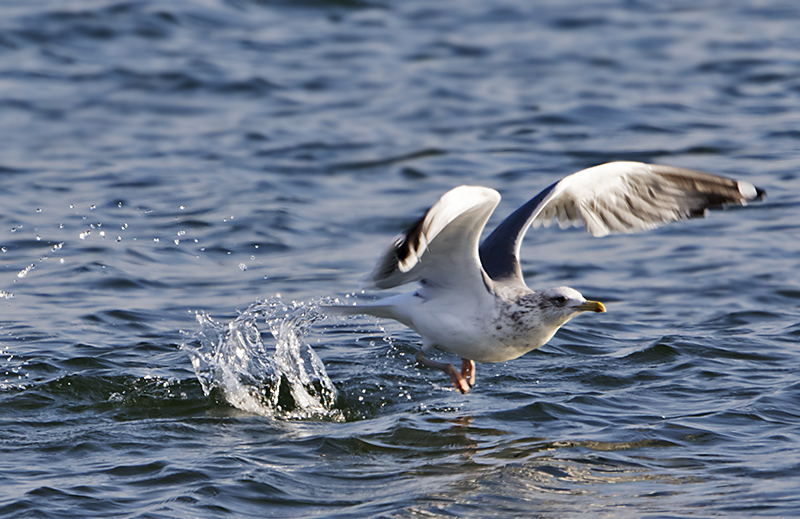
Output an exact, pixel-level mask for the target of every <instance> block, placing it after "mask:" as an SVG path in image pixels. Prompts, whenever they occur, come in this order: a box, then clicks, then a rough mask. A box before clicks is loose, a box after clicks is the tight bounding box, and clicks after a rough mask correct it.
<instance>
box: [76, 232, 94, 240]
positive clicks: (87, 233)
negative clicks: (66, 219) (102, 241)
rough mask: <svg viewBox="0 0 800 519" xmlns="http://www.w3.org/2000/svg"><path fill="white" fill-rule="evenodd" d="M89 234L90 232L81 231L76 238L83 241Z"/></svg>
mask: <svg viewBox="0 0 800 519" xmlns="http://www.w3.org/2000/svg"><path fill="white" fill-rule="evenodd" d="M90 234H92V231H83V232H82V233H80V234H79V235H78V238H80V239H81V240H85V239H86V237H87V236H89V235H90Z"/></svg>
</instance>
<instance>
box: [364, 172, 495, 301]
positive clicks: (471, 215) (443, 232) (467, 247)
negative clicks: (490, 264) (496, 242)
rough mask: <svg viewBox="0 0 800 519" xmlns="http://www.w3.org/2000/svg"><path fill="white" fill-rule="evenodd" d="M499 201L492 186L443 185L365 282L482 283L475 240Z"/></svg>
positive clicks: (386, 284) (392, 284)
mask: <svg viewBox="0 0 800 519" xmlns="http://www.w3.org/2000/svg"><path fill="white" fill-rule="evenodd" d="M499 201H500V195H499V194H498V193H497V191H495V190H494V189H489V188H486V187H477V186H461V187H457V188H455V189H452V190H450V191H448V192H447V193H445V194H444V195H442V197H441V198H440V199H439V200H438V201H437V202H436V203H435V204H434V205H433V207H431V208H430V209H429V210H428V212H427V213H426V214H425V216H423V217H422V218H421V219H420V220H419V221H417V223H416V224H414V226H412V227H411V228H410V229H408V230H407V231H405V232H404V233H402V234H400V235H399V236H398V237H397V238H396V239H395V241H394V242H393V243H392V245H391V246H390V247H389V248H388V249H387V250H386V252H385V253H384V254H383V256H382V257H381V259H380V260H379V261H378V265H377V266H376V267H375V270H373V271H372V273H371V274H370V275H369V276H367V278H366V280H365V281H366V284H367V285H368V286H372V287H375V288H392V287H396V286H399V285H404V284H406V283H411V282H414V281H421V280H423V279H424V280H426V281H427V282H429V283H430V284H432V285H439V286H449V287H457V286H459V285H465V284H469V285H472V286H476V285H475V283H480V284H483V271H482V269H481V264H480V260H479V258H478V240H479V239H480V235H481V231H482V230H483V227H484V226H485V225H486V220H488V219H489V216H490V215H491V214H492V211H494V208H495V207H497V204H498V202H499Z"/></svg>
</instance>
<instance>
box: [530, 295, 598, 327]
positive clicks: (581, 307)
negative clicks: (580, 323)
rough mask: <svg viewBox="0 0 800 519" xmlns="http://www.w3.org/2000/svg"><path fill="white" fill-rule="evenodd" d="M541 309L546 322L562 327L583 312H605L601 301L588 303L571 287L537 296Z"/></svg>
mask: <svg viewBox="0 0 800 519" xmlns="http://www.w3.org/2000/svg"><path fill="white" fill-rule="evenodd" d="M537 295H538V296H539V297H540V300H539V308H540V309H541V312H542V317H543V318H544V320H545V321H547V322H549V323H552V324H557V326H561V325H563V324H564V323H566V322H567V321H569V320H570V319H572V318H573V317H575V316H576V315H578V314H579V313H581V312H597V313H600V312H605V311H606V307H605V306H603V303H601V302H599V301H587V300H586V298H585V297H583V296H582V295H581V293H580V292H578V291H577V290H575V289H574V288H570V287H555V288H548V289H547V290H543V291H541V292H539V293H538V294H537Z"/></svg>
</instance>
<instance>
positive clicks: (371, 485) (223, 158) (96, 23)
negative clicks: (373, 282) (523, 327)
mask: <svg viewBox="0 0 800 519" xmlns="http://www.w3.org/2000/svg"><path fill="white" fill-rule="evenodd" d="M798 22H800V9H798V6H797V5H795V3H794V2H788V1H786V2H780V1H778V2H770V3H763V2H756V1H750V2H747V1H743V2H735V3H729V2H716V3H708V4H704V3H697V2H671V3H669V4H668V5H667V4H664V5H661V4H659V5H655V4H653V5H650V3H641V2H612V1H607V2H605V1H594V2H555V1H552V2H549V1H542V2H522V1H519V2H515V1H502V2H497V1H488V0H472V1H469V2H455V1H443V2H435V3H431V2H424V1H416V0H411V1H404V2H391V1H369V2H361V1H313V0H309V1H304V2H279V1H275V2H258V1H245V0H230V1H227V2H225V1H218V0H208V1H205V2H186V1H177V2H169V3H162V2H124V1H119V0H80V1H71V2H63V1H45V2H36V3H30V2H23V1H7V2H4V3H3V4H2V6H0V247H1V248H0V354H1V355H0V488H2V490H0V515H2V516H4V517H148V518H157V517H220V516H232V517H378V516H379V517H453V516H457V517H493V516H502V517H515V516H516V517H530V516H536V517H571V516H579V515H580V516H583V515H587V514H589V515H595V516H612V517H625V516H630V517H684V516H699V517H707V516H718V515H731V516H757V515H770V516H787V517H788V516H795V515H796V514H797V513H798V511H800V499H798V497H797V496H798V491H799V490H800V478H798V476H797V474H799V473H800V463H799V462H798V459H800V368H798V366H800V352H799V350H798V347H797V344H798V340H799V339H800V281H798V272H800V197H798V194H797V193H798V170H800V158H799V157H798V153H797V150H798V144H800V131H798V124H800V75H798V70H800V53H799V52H798V50H797V49H800V36H798V33H797V24H798ZM610 160H642V161H648V162H657V163H663V164H670V165H676V166H684V167H691V168H695V169H702V170H707V171H711V172H716V173H720V174H725V175H728V176H733V177H736V178H742V179H745V180H748V181H750V182H752V183H754V184H756V185H758V186H760V187H762V188H765V189H766V190H767V192H768V195H769V197H768V199H767V200H766V201H765V202H764V203H761V204H757V205H751V206H749V207H745V208H736V209H732V210H728V211H723V212H715V213H713V214H711V215H710V217H709V218H707V219H705V220H699V221H692V222H682V223H678V224H674V225H671V226H669V227H666V228H662V229H658V230H655V231H652V232H649V233H644V234H637V235H627V236H612V237H607V238H604V239H593V238H591V237H590V236H589V235H588V234H586V233H585V232H582V231H581V230H578V229H570V230H563V231H562V230H559V229H557V228H550V229H540V230H537V231H535V232H531V233H529V235H528V237H527V239H526V241H525V243H524V246H523V270H524V272H525V275H526V277H527V280H528V283H529V284H530V285H531V286H532V287H534V288H535V287H547V286H552V285H562V284H568V285H570V286H573V287H575V288H576V289H578V290H580V291H581V292H582V293H583V294H584V295H586V296H587V297H589V298H591V299H598V300H601V301H603V302H604V303H606V304H607V307H608V309H609V311H608V313H606V314H602V315H584V316H581V317H579V318H577V319H575V320H574V321H573V322H571V323H570V324H569V325H567V326H566V327H565V329H563V330H562V331H561V332H559V333H558V335H557V336H556V337H555V338H554V339H553V340H552V341H551V342H550V343H549V344H548V345H547V346H545V347H543V348H542V349H541V350H539V351H535V352H532V353H530V354H527V355H525V356H523V357H521V358H520V359H517V360H515V361H511V362H507V363H501V364H494V365H479V366H478V385H477V386H476V388H475V389H474V391H473V392H472V393H471V394H470V395H468V396H463V395H460V394H458V393H456V392H455V391H453V390H452V389H451V388H450V387H449V385H448V383H447V380H446V378H445V377H443V375H442V374H441V373H439V372H434V371H431V370H429V369H424V368H420V367H418V366H417V365H416V364H415V363H414V361H413V356H414V353H415V351H416V349H417V348H418V346H419V340H418V338H417V337H416V336H415V334H414V333H413V332H411V331H409V330H407V329H404V328H403V327H401V326H400V325H397V324H394V323H390V322H384V321H378V320H375V319H368V318H356V319H330V318H326V317H325V316H324V315H320V313H319V311H318V304H319V303H320V302H322V301H330V300H333V299H335V298H339V299H340V300H345V299H346V298H348V297H349V298H351V299H352V298H364V299H372V298H374V297H376V296H378V294H376V293H372V292H368V293H362V292H361V291H360V290H359V279H360V278H361V277H362V276H364V275H365V274H366V273H367V272H369V270H370V269H371V268H372V266H373V262H374V261H375V260H376V259H377V257H378V256H379V254H380V253H381V251H382V250H383V249H384V247H385V246H386V245H388V243H389V242H390V240H391V239H392V237H393V236H394V235H395V234H396V233H397V232H399V231H400V230H402V229H403V228H404V227H405V226H407V225H409V224H410V223H412V222H413V221H414V220H415V219H416V218H417V217H418V216H419V214H420V213H421V212H422V211H424V210H425V209H426V208H427V207H428V206H430V205H431V204H432V203H433V202H434V201H435V200H436V199H437V198H438V197H439V196H440V195H441V194H442V193H443V192H444V191H446V190H448V189H450V188H451V187H454V186H456V185H459V184H479V185H485V186H489V187H492V188H494V189H497V190H498V191H499V192H500V193H501V194H502V195H503V201H502V202H501V204H500V206H499V207H498V210H497V213H496V214H495V215H494V216H493V218H492V220H491V221H490V223H489V226H490V227H492V226H493V225H495V224H497V223H499V221H500V220H501V219H502V218H503V217H505V216H506V215H507V214H509V213H510V212H511V211H512V210H513V209H515V208H516V207H518V206H519V205H521V204H522V203H523V202H525V201H526V200H527V199H528V198H530V197H532V196H534V195H535V194H536V193H537V192H538V191H539V190H540V189H542V188H544V187H545V186H547V185H549V184H550V183H552V182H553V181H555V180H557V179H558V178H560V177H561V176H563V175H566V174H568V173H571V172H573V171H577V170H579V169H581V168H584V167H588V166H592V165H595V164H599V163H602V162H607V161H610ZM439 358H442V359H449V358H450V357H449V356H447V355H445V354H441V355H440V357H439Z"/></svg>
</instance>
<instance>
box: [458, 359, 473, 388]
mask: <svg viewBox="0 0 800 519" xmlns="http://www.w3.org/2000/svg"><path fill="white" fill-rule="evenodd" d="M461 376H462V377H464V380H466V381H467V384H469V387H472V386H474V385H475V361H474V360H470V359H463V358H462V359H461Z"/></svg>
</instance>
